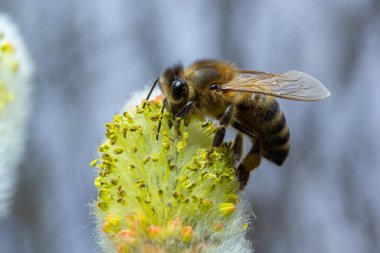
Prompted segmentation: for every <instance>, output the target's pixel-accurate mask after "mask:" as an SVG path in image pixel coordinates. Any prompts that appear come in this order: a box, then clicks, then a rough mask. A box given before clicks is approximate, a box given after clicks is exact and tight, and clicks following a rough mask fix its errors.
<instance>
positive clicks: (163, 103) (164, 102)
mask: <svg viewBox="0 0 380 253" xmlns="http://www.w3.org/2000/svg"><path fill="white" fill-rule="evenodd" d="M166 101H167V100H166V98H165V99H164V101H163V102H162V108H161V117H160V121H158V126H157V135H156V140H157V141H158V135H159V133H160V129H161V121H162V114H164V109H165V107H166V104H167V103H166Z"/></svg>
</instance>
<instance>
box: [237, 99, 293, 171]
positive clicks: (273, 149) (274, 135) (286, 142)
mask: <svg viewBox="0 0 380 253" xmlns="http://www.w3.org/2000/svg"><path fill="white" fill-rule="evenodd" d="M246 106H248V107H247V108H244V109H245V110H246V111H245V112H243V111H240V112H241V113H242V115H241V117H245V118H239V119H240V120H242V121H243V122H245V123H244V125H245V127H247V128H248V127H251V131H252V132H256V133H257V134H258V138H259V141H260V154H261V155H262V156H263V157H264V158H266V159H268V160H270V161H272V162H274V163H275V164H277V165H282V164H283V163H284V161H285V159H286V157H287V156H288V154H289V148H290V134H289V128H288V125H287V123H286V119H285V116H284V113H283V112H282V110H281V109H280V106H279V104H278V102H277V101H276V100H275V99H274V98H273V97H271V96H264V95H255V97H254V98H253V99H252V101H251V103H250V104H249V105H247V104H245V105H244V107H246ZM249 111H250V112H249ZM239 114H240V113H239ZM243 114H245V115H243Z"/></svg>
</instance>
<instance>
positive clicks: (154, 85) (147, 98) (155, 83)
mask: <svg viewBox="0 0 380 253" xmlns="http://www.w3.org/2000/svg"><path fill="white" fill-rule="evenodd" d="M158 81H159V78H157V79H156V81H154V83H153V85H152V88H150V91H149V93H148V96H147V97H146V99H145V101H147V100H149V98H150V95H152V92H153V90H154V88H155V87H156V85H157V83H158ZM145 105H146V103H145V102H144V105H143V109H144V108H145Z"/></svg>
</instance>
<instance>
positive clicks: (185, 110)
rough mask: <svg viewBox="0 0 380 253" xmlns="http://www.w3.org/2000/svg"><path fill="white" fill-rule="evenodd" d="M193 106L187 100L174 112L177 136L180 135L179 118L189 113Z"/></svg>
mask: <svg viewBox="0 0 380 253" xmlns="http://www.w3.org/2000/svg"><path fill="white" fill-rule="evenodd" d="M192 107H193V102H192V101H188V102H187V103H186V104H185V105H184V106H183V107H182V108H181V109H180V110H179V111H178V112H177V113H176V114H175V120H174V128H175V130H176V132H177V135H178V136H181V132H180V130H179V128H180V120H179V119H183V118H184V117H185V116H186V115H188V114H189V112H190V110H191V108H192ZM185 124H186V122H185Z"/></svg>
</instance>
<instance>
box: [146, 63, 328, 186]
mask: <svg viewBox="0 0 380 253" xmlns="http://www.w3.org/2000/svg"><path fill="white" fill-rule="evenodd" d="M157 83H159V85H160V88H161V90H162V92H163V94H164V97H165V99H164V101H163V107H162V112H163V111H164V108H165V107H166V108H167V110H168V111H169V112H171V113H173V114H174V115H175V116H176V117H180V118H183V117H185V116H187V115H192V116H196V117H200V118H203V117H205V116H208V117H211V118H214V119H217V120H219V127H218V129H217V132H216V134H215V137H214V140H213V147H212V150H213V149H214V148H215V147H218V146H220V145H221V144H222V143H223V141H224V136H225V131H226V127H227V126H232V127H234V128H235V129H236V130H238V134H237V135H236V138H235V141H234V157H235V159H236V160H237V161H238V160H240V158H241V154H242V144H243V137H242V134H244V135H246V136H248V137H249V138H250V139H251V141H252V148H251V149H250V151H249V152H248V154H247V156H246V157H245V158H244V159H243V161H242V162H241V163H240V164H239V166H238V167H237V169H236V174H237V178H238V180H239V181H240V185H241V188H244V186H245V185H246V183H247V181H248V179H249V173H250V171H251V170H254V169H255V168H257V167H258V166H259V164H260V161H261V157H263V158H265V159H267V160H269V161H271V162H273V163H275V164H277V165H278V166H281V165H282V164H283V163H284V161H285V159H286V158H287V156H288V153H289V148H290V134H289V128H288V125H287V123H286V119H285V116H284V113H283V112H282V110H281V109H280V107H279V104H278V102H277V101H276V99H275V97H278V98H284V99H291V100H301V101H315V100H321V99H324V98H326V97H328V96H329V95H330V91H329V90H328V89H327V88H325V86H323V84H322V83H321V82H319V81H318V80H317V79H316V78H314V77H312V76H310V75H308V74H305V73H303V72H299V71H288V72H285V73H282V74H271V73H267V72H260V71H254V70H240V69H238V68H236V67H235V66H234V65H233V64H232V63H229V62H226V61H218V60H201V61H197V62H195V63H193V64H192V65H191V66H189V67H188V68H187V69H184V68H183V67H182V66H181V65H176V66H174V67H170V68H167V69H166V70H165V71H164V72H163V73H162V74H161V76H160V77H159V78H158V79H157V80H156V81H155V82H154V84H153V86H152V88H151V90H150V92H149V94H148V97H147V100H148V99H149V97H150V94H151V93H152V91H153V89H154V87H155V86H156V84H157Z"/></svg>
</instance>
